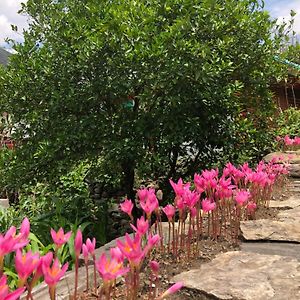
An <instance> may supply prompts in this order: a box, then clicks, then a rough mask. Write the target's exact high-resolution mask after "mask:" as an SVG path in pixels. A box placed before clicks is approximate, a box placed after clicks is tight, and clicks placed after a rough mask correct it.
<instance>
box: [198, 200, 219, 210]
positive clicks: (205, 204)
mask: <svg viewBox="0 0 300 300" xmlns="http://www.w3.org/2000/svg"><path fill="white" fill-rule="evenodd" d="M201 204H202V210H203V211H204V212H211V211H212V210H214V209H215V208H216V203H215V202H213V201H212V200H210V199H207V198H206V199H204V200H202V203H201Z"/></svg>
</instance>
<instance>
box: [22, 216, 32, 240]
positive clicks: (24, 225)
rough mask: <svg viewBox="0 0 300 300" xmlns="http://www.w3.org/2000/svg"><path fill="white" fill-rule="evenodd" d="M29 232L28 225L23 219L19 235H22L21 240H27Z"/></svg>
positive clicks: (27, 221) (26, 220)
mask: <svg viewBox="0 0 300 300" xmlns="http://www.w3.org/2000/svg"><path fill="white" fill-rule="evenodd" d="M29 232H30V223H29V220H28V219H27V218H25V219H24V220H23V222H22V224H21V228H20V235H22V238H23V239H27V238H28V236H29Z"/></svg>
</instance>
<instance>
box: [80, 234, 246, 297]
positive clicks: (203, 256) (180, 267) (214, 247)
mask: <svg viewBox="0 0 300 300" xmlns="http://www.w3.org/2000/svg"><path fill="white" fill-rule="evenodd" d="M239 249H240V248H239V245H237V244H235V245H234V244H233V243H232V241H231V242H229V241H225V240H222V241H212V240H202V241H200V242H199V251H198V253H197V254H195V253H194V254H193V255H192V258H191V259H189V260H187V257H186V256H185V252H182V253H180V255H179V257H178V259H175V258H174V257H173V255H171V254H161V253H159V252H157V253H153V254H152V255H153V256H152V258H151V260H157V261H159V262H160V272H159V277H158V282H159V283H158V286H157V289H158V291H159V292H158V295H159V294H161V293H162V292H164V291H165V290H167V289H168V288H169V287H170V285H171V282H170V281H171V278H172V277H173V276H175V275H177V274H179V273H181V272H184V271H188V270H191V269H197V268H199V267H200V266H201V265H202V264H204V263H207V262H209V261H210V260H212V259H213V258H215V257H216V255H217V254H220V253H224V252H227V251H237V250H239ZM148 261H149V260H148ZM148 261H147V262H145V264H144V267H145V266H147V264H148ZM140 282H141V283H142V284H141V286H140V293H139V295H138V299H141V300H146V299H148V297H149V296H148V293H149V286H150V274H149V268H145V269H144V270H142V272H141V274H140ZM124 285H125V282H124V280H123V279H122V280H120V281H119V282H118V283H117V287H116V291H115V293H114V295H113V296H111V298H110V299H118V300H120V299H122V300H123V299H126V288H125V286H124ZM80 299H82V300H95V299H97V296H96V295H93V294H92V295H91V294H83V295H82V296H81V298H80ZM171 299H175V300H179V299H180V300H188V299H199V300H206V299H212V298H211V297H209V296H206V295H204V294H202V293H199V292H198V291H196V290H195V291H192V290H190V289H184V288H183V289H182V290H180V291H179V292H178V293H177V294H175V295H172V297H171Z"/></svg>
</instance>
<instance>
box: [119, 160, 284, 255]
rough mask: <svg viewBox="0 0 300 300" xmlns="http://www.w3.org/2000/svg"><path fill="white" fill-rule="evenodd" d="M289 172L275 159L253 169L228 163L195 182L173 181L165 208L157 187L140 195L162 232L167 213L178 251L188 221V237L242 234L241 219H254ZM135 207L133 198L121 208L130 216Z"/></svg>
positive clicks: (171, 238) (235, 235) (203, 172)
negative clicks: (228, 228)
mask: <svg viewBox="0 0 300 300" xmlns="http://www.w3.org/2000/svg"><path fill="white" fill-rule="evenodd" d="M287 173H288V172H287V168H286V165H284V164H281V163H278V161H276V159H273V160H272V161H271V162H270V163H265V162H263V161H261V162H260V163H259V164H258V165H257V166H256V167H255V168H254V169H252V168H250V167H249V165H248V164H247V163H245V164H243V165H242V166H239V167H236V166H234V165H233V164H231V163H228V164H227V165H226V166H225V168H224V169H223V171H222V172H220V171H219V170H218V169H212V170H204V171H202V172H201V174H195V175H194V181H193V182H192V183H191V182H187V183H184V182H183V180H182V179H181V178H180V179H179V180H178V181H177V182H174V181H173V180H170V184H171V186H172V188H173V190H174V193H175V199H174V203H173V204H168V205H166V206H165V207H160V206H159V201H158V199H157V197H156V195H155V191H154V189H145V188H144V189H141V190H138V192H137V196H138V199H139V203H140V207H141V209H142V210H143V211H144V213H145V216H146V217H147V219H148V220H149V219H150V218H151V215H152V214H155V215H156V219H157V220H158V224H156V225H157V226H156V227H157V228H158V231H159V233H160V235H162V232H163V231H162V230H159V229H160V224H159V223H160V222H159V221H160V220H161V215H162V213H164V214H165V215H166V218H167V220H168V222H169V226H170V228H169V242H171V240H173V251H175V252H176V251H177V250H176V249H177V248H178V247H177V246H178V245H179V246H180V244H181V245H184V244H188V243H185V242H184V241H181V238H182V234H183V230H184V228H185V227H186V226H185V223H186V222H187V220H188V221H189V226H188V227H189V228H190V229H189V230H191V232H192V233H189V234H188V236H189V235H190V236H192V237H194V238H196V239H199V236H204V235H206V236H212V237H214V238H218V237H219V236H221V235H223V236H224V235H226V234H227V235H229V236H230V237H232V238H235V239H236V238H237V236H238V234H239V232H238V228H237V226H238V225H239V221H240V220H241V219H247V218H254V214H255V211H256V209H257V208H258V206H268V202H269V200H270V197H271V193H272V190H273V187H274V186H275V185H276V183H278V182H280V180H282V177H283V176H284V175H286V174H287ZM132 208H133V203H132V202H131V201H130V200H127V199H126V200H125V202H124V203H123V204H121V210H122V211H124V212H125V213H127V214H128V215H129V216H131V212H132ZM176 211H178V224H177V229H175V228H173V231H172V232H173V237H170V235H171V226H173V227H174V226H175V225H174V221H175V220H174V216H175V213H176ZM205 215H206V216H207V217H208V220H207V221H206V230H203V226H204V225H203V224H204V222H203V216H205ZM138 222H141V220H138ZM143 222H144V220H143ZM230 222H231V223H230ZM228 223H230V224H228ZM226 227H230V228H236V230H235V232H232V231H231V232H228V231H226ZM193 228H197V230H193ZM135 230H136V229H135ZM144 230H145V231H146V230H147V229H146V228H145V229H144ZM176 231H177V235H176ZM176 240H177V241H176ZM169 248H170V245H169ZM174 254H176V253H174Z"/></svg>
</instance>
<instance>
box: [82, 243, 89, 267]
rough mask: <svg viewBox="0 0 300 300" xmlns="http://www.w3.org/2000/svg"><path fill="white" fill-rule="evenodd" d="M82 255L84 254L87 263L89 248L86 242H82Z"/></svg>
mask: <svg viewBox="0 0 300 300" xmlns="http://www.w3.org/2000/svg"><path fill="white" fill-rule="evenodd" d="M82 255H83V258H84V262H85V264H88V260H89V250H88V248H87V246H86V244H82Z"/></svg>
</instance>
